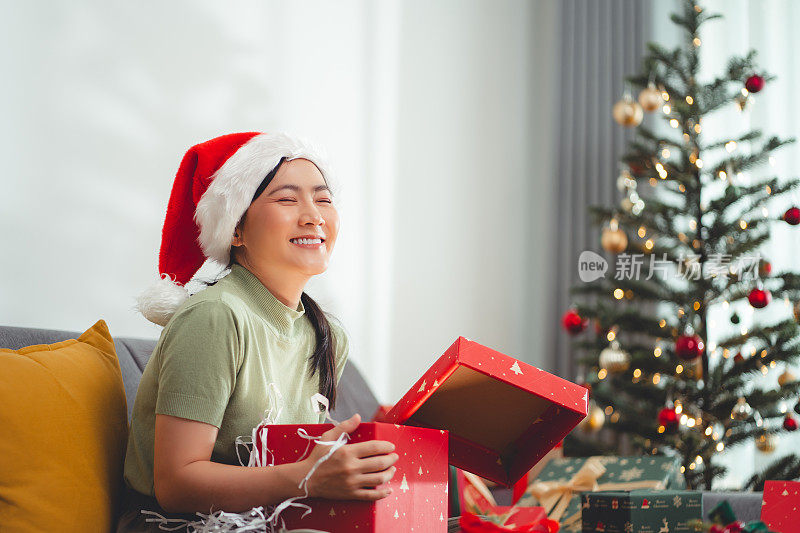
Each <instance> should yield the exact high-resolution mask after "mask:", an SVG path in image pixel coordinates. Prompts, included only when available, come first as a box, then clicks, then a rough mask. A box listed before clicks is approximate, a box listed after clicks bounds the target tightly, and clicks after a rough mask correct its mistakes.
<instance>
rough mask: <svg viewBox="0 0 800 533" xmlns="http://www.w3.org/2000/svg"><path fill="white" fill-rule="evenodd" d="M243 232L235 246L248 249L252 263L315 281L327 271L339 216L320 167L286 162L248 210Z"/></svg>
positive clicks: (337, 230)
mask: <svg viewBox="0 0 800 533" xmlns="http://www.w3.org/2000/svg"><path fill="white" fill-rule="evenodd" d="M239 228H240V231H239V237H238V238H237V237H234V239H233V244H234V245H237V244H243V245H244V250H242V252H243V253H244V255H245V258H246V261H247V262H248V263H251V264H254V265H257V266H258V267H259V268H263V269H265V270H266V269H269V270H272V271H273V272H275V271H283V272H286V273H302V274H304V275H307V276H313V275H316V274H321V273H323V272H325V270H326V269H327V268H328V261H329V260H330V257H331V253H332V252H333V245H334V244H335V243H336V236H337V234H338V233H339V213H338V212H337V211H336V207H335V206H334V205H333V197H332V195H331V191H330V190H329V189H328V186H327V185H326V184H325V180H324V179H323V177H322V173H321V172H320V171H319V169H318V168H317V167H316V165H314V163H312V162H310V161H308V160H307V159H293V160H291V161H284V162H283V164H282V165H281V166H280V168H279V169H278V172H277V173H276V174H275V177H274V178H273V179H272V181H271V182H270V184H269V185H268V186H267V188H266V189H265V190H264V192H263V193H261V196H259V197H258V198H257V199H256V201H255V202H253V203H252V204H251V205H250V207H248V208H247V211H246V212H245V215H244V218H243V221H242V222H241V223H240V226H239ZM297 239H304V240H302V241H298V240H297ZM306 239H308V240H306ZM320 239H321V242H320Z"/></svg>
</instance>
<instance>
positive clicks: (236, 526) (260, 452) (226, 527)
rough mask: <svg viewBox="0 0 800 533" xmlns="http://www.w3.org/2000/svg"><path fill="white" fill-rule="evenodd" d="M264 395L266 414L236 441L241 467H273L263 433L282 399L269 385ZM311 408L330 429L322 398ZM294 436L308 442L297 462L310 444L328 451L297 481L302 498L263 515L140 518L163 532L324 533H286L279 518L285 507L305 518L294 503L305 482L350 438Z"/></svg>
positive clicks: (310, 532)
mask: <svg viewBox="0 0 800 533" xmlns="http://www.w3.org/2000/svg"><path fill="white" fill-rule="evenodd" d="M267 392H268V395H269V398H268V400H269V402H268V403H269V406H268V408H267V410H266V411H264V414H263V415H262V417H261V422H260V423H259V424H258V426H256V427H255V428H253V431H252V434H251V435H250V437H249V439H250V441H249V442H248V441H246V440H245V439H247V438H248V437H246V436H239V437H236V441H235V444H236V457H237V459H238V460H239V464H240V465H241V466H248V467H256V468H258V467H270V466H274V464H275V457H274V455H273V454H272V452H271V451H270V450H269V449H268V448H267V430H268V426H270V425H272V424H276V423H277V421H278V420H279V419H280V415H281V411H282V408H278V406H280V405H282V396H281V393H280V391H279V390H278V388H277V386H275V384H274V383H270V384H269V387H268V388H267ZM311 404H312V406H313V409H314V411H315V412H317V413H321V412H323V410H324V412H325V419H326V420H328V421H329V422H331V423H333V424H334V425H336V424H338V422H336V421H335V420H333V419H332V418H331V417H330V413H329V412H328V399H327V398H326V397H325V396H323V395H322V394H319V393H317V394H315V395H314V396H312V397H311ZM297 434H298V435H300V436H301V437H302V438H304V439H306V440H307V441H308V443H307V445H306V449H305V451H304V452H303V453H302V454H301V455H300V458H299V459H298V461H299V460H301V459H302V458H304V457H305V456H306V454H307V453H308V451H309V449H310V448H311V443H312V442H314V443H316V444H320V445H322V446H330V450H328V452H327V453H326V454H325V455H323V456H322V457H320V458H319V459H318V460H317V462H316V463H314V465H313V466H312V467H311V469H310V470H309V471H308V473H307V474H306V475H305V477H304V478H303V479H302V480H301V481H300V484H299V485H298V488H301V489H303V492H304V495H303V496H296V497H293V498H288V499H286V500H284V501H282V502H281V503H279V504H278V505H276V506H274V507H269V508H268V509H267V510H266V511H265V509H264V507H263V506H259V507H253V508H252V509H250V510H249V511H247V512H244V513H227V512H225V511H217V512H215V513H211V514H204V513H200V512H197V513H195V514H197V515H198V516H199V517H200V518H199V519H198V520H194V521H192V520H183V519H180V518H166V517H164V516H163V515H161V514H159V513H157V512H155V511H147V510H142V511H141V512H142V514H145V515H151V516H152V518H147V519H146V521H147V522H153V523H156V524H158V528H159V529H161V530H164V531H178V530H182V529H184V528H185V530H186V531H187V533H234V532H236V533H238V532H246V531H262V532H267V533H328V532H326V531H321V530H318V529H292V530H288V529H286V526H285V523H284V522H283V520H282V519H281V518H280V514H281V513H282V512H283V511H285V510H286V509H288V508H289V507H298V508H301V509H304V510H305V512H304V513H303V516H306V515H307V514H308V513H310V512H311V507H309V506H308V505H306V504H304V503H299V502H298V500H302V499H305V498H308V487H307V483H308V480H309V478H311V476H312V475H313V474H314V472H315V471H316V470H317V468H319V465H321V464H322V463H323V462H324V461H326V460H327V459H328V458H329V457H330V456H331V455H333V454H334V453H335V452H336V450H338V449H339V448H341V447H342V446H344V445H345V444H346V443H347V441H348V440H349V439H350V435H348V434H347V433H342V434H341V435H339V438H338V439H336V440H335V441H323V440H320V439H321V438H322V437H321V436H319V437H315V436H312V435H309V434H308V433H307V432H306V431H305V430H304V429H303V428H299V429H298V430H297ZM259 437H260V443H261V446H260V447H259V449H256V448H257V447H256V445H255V443H257V442H259ZM239 446H244V447H245V448H247V449H248V461H247V465H245V464H244V463H243V462H242V458H241V456H240V455H239ZM269 511H271V513H270V514H269V516H266V513H267V512H269Z"/></svg>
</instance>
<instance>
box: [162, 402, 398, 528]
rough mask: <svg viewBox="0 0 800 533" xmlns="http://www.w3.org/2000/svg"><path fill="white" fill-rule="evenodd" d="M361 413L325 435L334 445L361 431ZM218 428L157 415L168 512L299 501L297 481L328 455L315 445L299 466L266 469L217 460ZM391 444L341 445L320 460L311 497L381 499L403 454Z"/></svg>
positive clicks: (236, 509) (237, 509) (239, 508)
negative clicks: (213, 456)
mask: <svg viewBox="0 0 800 533" xmlns="http://www.w3.org/2000/svg"><path fill="white" fill-rule="evenodd" d="M360 421H361V419H360V417H359V416H358V415H355V416H353V417H352V418H350V419H348V420H345V421H344V422H342V423H341V424H339V425H337V426H336V427H334V428H333V429H331V430H330V431H328V432H326V433H325V434H324V435H323V439H324V440H336V438H338V436H339V435H340V434H341V433H343V432H347V433H350V432H352V431H353V430H355V428H356V427H358V424H359V423H360ZM217 431H218V430H217V428H216V427H215V426H213V425H210V424H206V423H203V422H196V421H193V420H188V419H185V418H178V417H174V416H168V415H158V414H157V415H156V427H155V451H154V469H153V480H154V485H155V492H156V499H157V500H158V502H159V504H160V505H161V507H163V508H164V510H165V511H169V512H179V513H180V512H197V511H200V512H203V513H208V512H216V511H218V510H224V511H227V512H243V511H247V510H250V509H252V508H253V507H258V506H261V505H263V506H267V505H276V504H278V503H280V502H282V501H283V500H285V499H287V498H291V497H293V496H301V495H302V494H303V491H302V490H301V489H299V488H298V484H299V483H300V480H302V479H303V477H304V476H305V475H306V474H307V473H308V471H309V470H310V468H311V465H312V464H313V463H314V462H316V460H317V459H318V458H319V457H320V456H321V455H323V454H324V453H326V451H327V449H326V447H324V446H316V447H315V449H314V450H312V453H311V454H310V455H309V457H308V458H307V459H305V460H303V461H300V462H297V463H288V464H284V465H276V466H271V467H268V468H251V467H246V466H235V465H225V464H220V463H214V462H212V461H211V460H210V459H211V453H212V451H213V449H214V442H215V441H216V438H217ZM393 450H394V445H393V444H392V443H390V442H386V441H368V442H361V443H357V444H348V445H345V446H342V447H341V448H340V449H339V450H337V451H336V453H334V454H333V455H332V456H331V457H330V458H329V459H328V460H327V461H325V462H324V463H322V464H321V465H320V467H319V468H318V469H317V470H316V471H315V473H314V475H313V476H312V477H311V478H310V479H309V483H308V489H309V495H310V496H317V497H325V498H335V499H354V500H356V499H357V500H378V499H380V498H384V497H386V496H388V495H389V494H390V493H391V490H390V489H388V488H377V487H378V486H379V485H381V484H383V483H386V482H388V481H389V480H390V479H391V478H392V476H393V475H394V472H395V467H393V466H391V465H393V464H394V463H395V462H396V461H397V459H398V456H397V454H395V453H391V452H392V451H393Z"/></svg>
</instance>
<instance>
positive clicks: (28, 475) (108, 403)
mask: <svg viewBox="0 0 800 533" xmlns="http://www.w3.org/2000/svg"><path fill="white" fill-rule="evenodd" d="M0 369H1V370H0V428H2V432H0V516H2V522H3V525H2V527H3V529H4V530H8V531H23V532H24V531H52V530H54V529H57V530H58V531H65V532H71V531H76V532H77V531H86V530H87V524H91V529H92V530H95V531H108V530H111V529H112V526H113V523H114V518H115V514H116V510H117V509H116V506H117V504H118V500H119V496H120V495H119V490H120V483H119V480H120V479H121V476H122V464H123V457H124V453H125V443H126V442H127V432H128V424H127V419H126V401H125V390H124V387H123V382H122V374H121V370H120V364H119V361H118V360H117V355H116V353H115V349H114V340H113V338H112V337H111V334H110V333H109V331H108V327H107V326H106V323H105V322H104V321H103V320H100V321H98V322H97V323H96V324H95V325H94V326H92V327H91V328H89V329H88V330H87V331H86V332H84V333H83V334H82V335H81V336H80V337H78V339H66V340H61V341H60V342H56V343H55V344H37V345H33V346H28V347H24V348H20V349H17V350H10V349H0Z"/></svg>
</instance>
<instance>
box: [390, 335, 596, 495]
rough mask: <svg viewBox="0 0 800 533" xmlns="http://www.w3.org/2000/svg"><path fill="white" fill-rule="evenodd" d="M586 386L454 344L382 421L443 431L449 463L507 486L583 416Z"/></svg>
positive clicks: (460, 342) (495, 354) (476, 347)
mask: <svg viewBox="0 0 800 533" xmlns="http://www.w3.org/2000/svg"><path fill="white" fill-rule="evenodd" d="M587 402H588V392H587V390H586V389H585V388H584V387H581V386H580V385H576V384H574V383H570V382H569V381H566V380H564V379H561V378H559V377H557V376H554V375H552V374H549V373H547V372H545V371H543V370H540V369H538V368H536V367H533V366H531V365H529V364H527V363H524V362H522V361H518V360H516V359H514V358H512V357H509V356H507V355H504V354H502V353H500V352H497V351H495V350H492V349H490V348H487V347H485V346H482V345H480V344H478V343H477V342H473V341H471V340H469V339H466V338H464V337H459V338H458V339H457V340H456V341H455V342H454V343H453V344H452V346H450V348H448V349H447V351H446V352H445V353H444V355H442V356H441V357H440V358H439V359H438V360H437V361H436V362H435V363H433V365H432V366H431V367H430V369H429V370H428V371H427V372H425V374H424V375H423V376H422V377H421V378H420V379H419V381H417V383H416V384H415V385H414V386H413V387H412V388H411V390H409V391H408V393H406V395H405V396H403V397H402V398H401V399H400V401H399V402H397V404H396V405H395V406H394V407H393V408H392V410H391V411H389V413H388V414H387V415H386V420H387V422H394V423H398V424H406V425H410V426H419V427H428V428H435V429H446V430H448V431H449V432H450V451H449V455H450V464H452V465H454V466H457V467H458V468H461V469H463V470H466V471H468V472H472V473H474V474H477V475H479V476H481V477H484V478H486V479H489V480H491V481H494V482H497V483H500V484H503V485H506V486H511V485H513V484H514V483H515V482H516V481H517V480H519V479H520V478H521V477H522V476H523V475H525V473H526V472H527V471H528V470H530V468H531V467H532V466H533V465H535V464H536V463H537V462H538V461H539V460H540V459H541V458H542V457H544V455H545V454H546V453H547V452H548V451H549V450H550V449H551V448H553V447H554V446H556V445H557V444H558V442H559V441H561V440H562V439H563V438H564V437H565V436H566V435H567V433H569V432H570V430H572V428H574V427H575V426H576V425H577V424H578V422H580V421H581V420H583V418H584V417H585V416H586V408H587Z"/></svg>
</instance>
